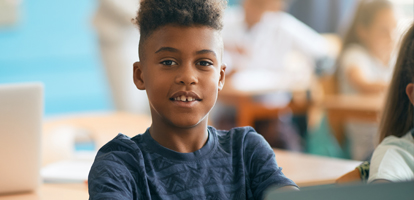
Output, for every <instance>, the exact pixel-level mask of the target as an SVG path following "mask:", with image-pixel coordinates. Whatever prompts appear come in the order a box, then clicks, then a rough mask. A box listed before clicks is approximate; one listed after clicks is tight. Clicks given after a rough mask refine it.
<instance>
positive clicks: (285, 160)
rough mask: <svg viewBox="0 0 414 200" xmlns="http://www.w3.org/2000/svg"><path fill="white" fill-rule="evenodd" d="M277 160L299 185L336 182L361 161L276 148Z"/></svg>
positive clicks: (286, 173)
mask: <svg viewBox="0 0 414 200" xmlns="http://www.w3.org/2000/svg"><path fill="white" fill-rule="evenodd" d="M274 152H275V155H276V161H277V163H278V165H279V166H280V167H282V168H283V169H282V172H283V173H284V174H285V175H286V177H288V178H290V179H292V180H293V181H294V182H295V183H296V184H297V185H298V186H299V187H306V186H312V185H323V184H332V183H335V180H336V179H337V178H339V177H340V176H342V175H344V174H345V173H348V172H350V171H352V170H354V169H355V167H357V166H358V165H360V164H361V161H355V160H345V159H337V158H329V157H322V156H315V155H310V154H303V153H295V152H289V151H284V150H279V149H274Z"/></svg>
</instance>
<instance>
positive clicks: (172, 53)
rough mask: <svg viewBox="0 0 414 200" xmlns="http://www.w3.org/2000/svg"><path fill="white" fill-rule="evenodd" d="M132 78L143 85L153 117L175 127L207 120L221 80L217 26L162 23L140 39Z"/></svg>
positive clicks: (185, 126) (222, 78)
mask: <svg viewBox="0 0 414 200" xmlns="http://www.w3.org/2000/svg"><path fill="white" fill-rule="evenodd" d="M143 45H144V46H143V48H142V49H145V51H144V52H141V53H142V54H141V55H142V57H141V58H140V59H141V61H140V62H137V63H135V64H134V82H135V85H136V86H137V87H138V89H140V90H144V89H145V90H146V91H147V95H148V99H149V102H150V106H151V114H152V119H153V120H154V122H155V120H157V121H158V123H167V124H168V125H172V126H175V127H181V128H189V127H194V126H196V125H197V124H199V123H200V122H202V121H205V122H207V114H208V113H209V111H210V110H211V108H212V107H213V106H214V104H215V102H216V99H217V94H218V91H219V90H221V89H222V87H223V84H224V71H225V66H224V65H222V64H221V54H222V45H223V44H222V40H221V36H220V32H219V31H217V30H214V29H211V28H208V27H205V26H193V27H182V26H172V25H166V26H163V27H161V28H159V29H158V30H156V31H155V32H153V33H152V34H151V35H150V36H149V37H148V38H147V39H146V41H145V42H144V44H143Z"/></svg>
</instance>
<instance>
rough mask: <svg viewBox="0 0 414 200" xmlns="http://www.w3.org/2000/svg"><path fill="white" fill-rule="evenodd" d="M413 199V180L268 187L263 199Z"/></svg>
mask: <svg viewBox="0 0 414 200" xmlns="http://www.w3.org/2000/svg"><path fill="white" fill-rule="evenodd" d="M276 199H289V200H302V199H306V200H333V199H335V200H348V199H351V200H389V199H398V200H413V199H414V181H409V182H399V183H375V184H366V183H358V184H352V185H339V186H338V185H322V186H313V187H305V188H301V189H300V191H278V190H274V189H270V190H269V191H268V193H267V195H265V200H276Z"/></svg>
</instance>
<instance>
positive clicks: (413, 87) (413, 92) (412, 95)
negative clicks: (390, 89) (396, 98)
mask: <svg viewBox="0 0 414 200" xmlns="http://www.w3.org/2000/svg"><path fill="white" fill-rule="evenodd" d="M405 93H406V94H407V96H408V98H409V99H410V101H411V104H413V105H414V83H409V84H408V85H407V87H406V88H405Z"/></svg>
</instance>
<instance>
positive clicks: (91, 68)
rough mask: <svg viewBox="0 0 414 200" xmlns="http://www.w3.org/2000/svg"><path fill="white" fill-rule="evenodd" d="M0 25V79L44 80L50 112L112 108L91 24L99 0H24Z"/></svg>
mask: <svg viewBox="0 0 414 200" xmlns="http://www.w3.org/2000/svg"><path fill="white" fill-rule="evenodd" d="M21 8H22V9H21V11H22V12H21V14H22V18H21V20H20V21H19V23H18V24H17V25H16V26H13V27H0V84H1V83H13V82H30V81H40V82H43V83H44V85H45V101H46V102H45V112H46V115H55V114H64V113H68V112H84V111H105V110H111V109H112V108H113V105H112V101H111V99H110V94H109V88H108V83H107V80H106V77H105V74H104V72H103V67H102V63H101V61H100V58H99V56H100V55H99V47H98V43H97V37H96V35H95V33H94V31H93V27H92V22H91V21H92V17H93V13H94V11H95V8H96V1H95V0H59V1H56V0H36V1H23V4H22V7H21Z"/></svg>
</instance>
